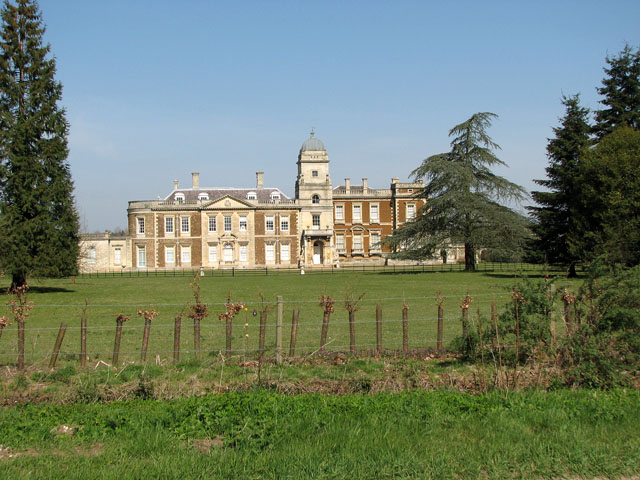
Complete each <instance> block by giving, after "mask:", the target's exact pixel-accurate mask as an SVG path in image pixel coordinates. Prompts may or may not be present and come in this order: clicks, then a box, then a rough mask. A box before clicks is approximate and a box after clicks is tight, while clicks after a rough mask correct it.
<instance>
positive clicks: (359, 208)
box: [351, 203, 362, 223]
mask: <svg viewBox="0 0 640 480" xmlns="http://www.w3.org/2000/svg"><path fill="white" fill-rule="evenodd" d="M351 207H352V217H353V222H354V223H355V222H360V223H362V204H360V203H354V204H353V205H352V206H351ZM356 212H358V215H356Z"/></svg>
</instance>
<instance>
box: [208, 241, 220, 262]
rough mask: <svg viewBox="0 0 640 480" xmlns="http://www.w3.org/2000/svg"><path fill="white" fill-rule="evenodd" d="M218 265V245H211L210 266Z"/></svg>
mask: <svg viewBox="0 0 640 480" xmlns="http://www.w3.org/2000/svg"><path fill="white" fill-rule="evenodd" d="M216 263H218V245H209V265H215V264H216Z"/></svg>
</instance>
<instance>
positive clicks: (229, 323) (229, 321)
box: [226, 315, 233, 358]
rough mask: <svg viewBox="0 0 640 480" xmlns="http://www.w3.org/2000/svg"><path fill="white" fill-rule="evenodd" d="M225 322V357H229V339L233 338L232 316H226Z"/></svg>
mask: <svg viewBox="0 0 640 480" xmlns="http://www.w3.org/2000/svg"><path fill="white" fill-rule="evenodd" d="M226 323H227V343H226V348H227V358H230V357H231V339H232V338H233V337H232V333H233V332H232V328H233V326H232V323H233V317H231V315H228V316H227V319H226Z"/></svg>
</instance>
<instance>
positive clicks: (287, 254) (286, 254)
mask: <svg viewBox="0 0 640 480" xmlns="http://www.w3.org/2000/svg"><path fill="white" fill-rule="evenodd" d="M290 261H291V246H290V245H289V244H288V243H281V244H280V262H290Z"/></svg>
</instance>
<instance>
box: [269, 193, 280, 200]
mask: <svg viewBox="0 0 640 480" xmlns="http://www.w3.org/2000/svg"><path fill="white" fill-rule="evenodd" d="M269 198H270V199H271V200H280V192H271V194H270V195H269Z"/></svg>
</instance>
